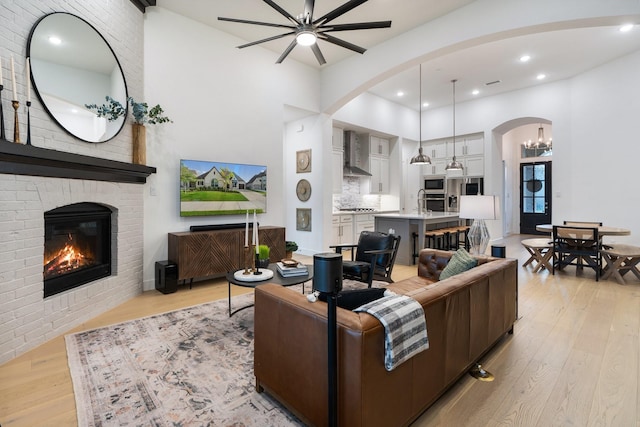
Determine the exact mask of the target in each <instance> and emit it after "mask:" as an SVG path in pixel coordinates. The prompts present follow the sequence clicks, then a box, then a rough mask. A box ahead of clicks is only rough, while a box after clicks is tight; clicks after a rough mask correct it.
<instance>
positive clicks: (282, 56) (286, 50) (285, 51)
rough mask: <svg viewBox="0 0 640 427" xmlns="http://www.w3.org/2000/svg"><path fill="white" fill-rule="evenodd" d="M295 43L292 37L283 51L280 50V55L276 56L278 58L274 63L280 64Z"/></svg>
mask: <svg viewBox="0 0 640 427" xmlns="http://www.w3.org/2000/svg"><path fill="white" fill-rule="evenodd" d="M297 44H298V42H297V41H296V39H293V41H292V42H291V44H289V46H287V48H286V49H285V50H284V52H282V55H280V58H278V60H277V61H276V64H280V63H281V62H282V61H284V59H285V58H286V57H287V55H289V54H290V53H291V51H292V50H293V48H294V47H296V45H297Z"/></svg>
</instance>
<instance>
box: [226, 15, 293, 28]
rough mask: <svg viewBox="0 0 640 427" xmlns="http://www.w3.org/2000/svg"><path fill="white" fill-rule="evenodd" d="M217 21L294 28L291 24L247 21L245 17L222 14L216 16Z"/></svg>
mask: <svg viewBox="0 0 640 427" xmlns="http://www.w3.org/2000/svg"><path fill="white" fill-rule="evenodd" d="M218 21H228V22H238V23H240V24H253V25H263V26H265V27H278V28H291V29H294V28H296V27H295V26H293V25H283V24H272V23H270V22H260V21H249V20H246V19H236V18H223V17H222V16H218Z"/></svg>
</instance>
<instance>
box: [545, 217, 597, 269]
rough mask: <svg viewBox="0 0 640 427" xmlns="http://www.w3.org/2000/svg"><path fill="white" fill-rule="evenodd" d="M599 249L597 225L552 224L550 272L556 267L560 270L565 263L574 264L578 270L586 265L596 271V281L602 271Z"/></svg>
mask: <svg viewBox="0 0 640 427" xmlns="http://www.w3.org/2000/svg"><path fill="white" fill-rule="evenodd" d="M601 250H602V242H601V240H600V238H599V236H598V228H597V227H577V226H569V225H567V226H564V225H554V226H553V254H554V257H555V261H554V262H553V268H552V274H555V271H556V268H557V269H558V270H562V269H563V268H564V267H565V266H567V265H575V266H576V268H577V269H578V270H579V269H582V268H583V267H584V266H587V267H590V268H593V270H594V271H595V272H596V282H597V281H598V280H599V279H600V273H601V271H602V256H601V253H600V251H601ZM576 273H577V271H576Z"/></svg>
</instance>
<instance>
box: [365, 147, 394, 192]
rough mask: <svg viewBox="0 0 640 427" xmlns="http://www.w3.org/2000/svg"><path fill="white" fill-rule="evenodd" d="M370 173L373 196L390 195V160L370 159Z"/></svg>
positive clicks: (386, 158) (375, 157) (385, 158)
mask: <svg viewBox="0 0 640 427" xmlns="http://www.w3.org/2000/svg"><path fill="white" fill-rule="evenodd" d="M369 173H370V174H371V187H370V188H369V192H370V193H371V194H388V193H389V175H390V174H389V158H388V157H378V156H370V157H369Z"/></svg>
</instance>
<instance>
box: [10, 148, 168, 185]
mask: <svg viewBox="0 0 640 427" xmlns="http://www.w3.org/2000/svg"><path fill="white" fill-rule="evenodd" d="M152 173H156V168H154V167H151V166H144V165H136V164H133V163H125V162H118V161H115V160H108V159H100V158H97V157H91V156H84V155H82V154H74V153H65V152H64V151H57V150H49V149H46V148H40V147H34V146H32V145H24V144H16V143H13V142H9V141H5V140H0V174H13V175H31V176H47V177H54V178H72V179H88V180H94V181H110V182H126V183H134V184H144V183H145V182H147V177H148V176H149V175H151V174H152Z"/></svg>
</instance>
